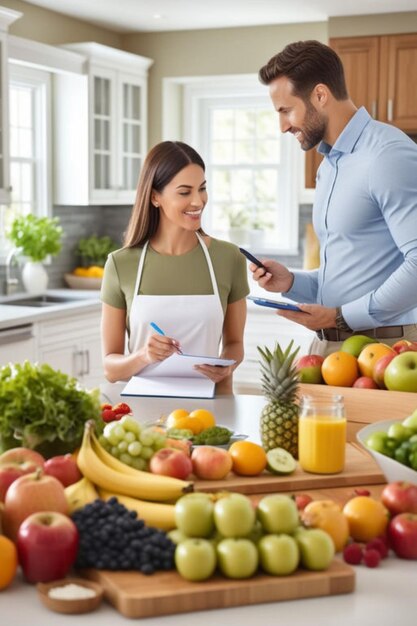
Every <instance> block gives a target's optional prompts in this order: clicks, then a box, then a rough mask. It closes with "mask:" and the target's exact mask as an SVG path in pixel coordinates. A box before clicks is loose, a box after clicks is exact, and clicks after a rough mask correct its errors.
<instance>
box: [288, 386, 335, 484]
mask: <svg viewBox="0 0 417 626" xmlns="http://www.w3.org/2000/svg"><path fill="white" fill-rule="evenodd" d="M345 448H346V418H345V408H344V403H343V396H338V395H335V396H333V398H330V399H323V400H322V399H315V398H312V397H311V396H302V397H301V402H300V413H299V422H298V460H299V464H300V467H301V468H302V469H303V470H305V471H306V472H312V473H316V474H337V473H339V472H342V471H343V469H344V466H345Z"/></svg>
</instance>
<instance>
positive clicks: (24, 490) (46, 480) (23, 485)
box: [3, 469, 68, 541]
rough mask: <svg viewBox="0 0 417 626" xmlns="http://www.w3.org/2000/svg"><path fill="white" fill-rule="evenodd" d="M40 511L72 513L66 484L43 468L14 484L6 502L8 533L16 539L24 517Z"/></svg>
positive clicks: (4, 517) (4, 519) (5, 528)
mask: <svg viewBox="0 0 417 626" xmlns="http://www.w3.org/2000/svg"><path fill="white" fill-rule="evenodd" d="M39 511H56V512H58V513H63V514H65V515H66V514H67V513H68V503H67V498H66V496H65V489H64V486H63V485H62V484H61V483H60V482H59V480H57V479H56V478H54V477H53V476H46V475H45V474H43V472H42V470H40V469H38V470H36V472H34V473H33V474H26V475H25V476H21V477H20V478H18V479H17V480H15V481H14V483H12V484H11V485H10V488H9V489H8V491H7V494H6V500H5V502H4V515H3V524H4V532H5V535H7V536H8V537H9V538H10V539H12V541H15V540H16V537H17V531H18V530H19V526H20V524H21V523H22V522H23V520H25V519H26V518H27V517H28V516H29V515H31V514H32V513H38V512H39Z"/></svg>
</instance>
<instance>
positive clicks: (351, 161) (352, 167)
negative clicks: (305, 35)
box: [285, 107, 417, 330]
mask: <svg viewBox="0 0 417 626" xmlns="http://www.w3.org/2000/svg"><path fill="white" fill-rule="evenodd" d="M318 151H319V152H321V153H322V154H323V155H324V156H325V158H324V159H323V161H322V163H321V165H320V167H319V170H318V173H317V185H316V194H315V200H314V205H313V224H314V229H315V231H316V233H317V236H318V238H319V241H320V268H319V269H318V270H313V271H307V272H306V271H298V270H296V271H294V283H293V286H292V288H291V290H290V291H288V292H287V293H286V294H285V295H286V296H288V297H289V298H291V299H293V300H296V301H297V302H305V303H318V304H323V305H324V306H329V307H335V306H342V313H343V317H344V318H345V320H346V322H347V323H348V324H349V326H350V327H351V328H352V329H353V330H360V329H366V328H376V327H377V326H394V325H399V324H403V325H405V324H415V323H417V144H415V143H414V142H413V141H412V140H411V139H410V138H409V137H407V135H405V134H404V133H403V132H402V131H400V130H399V129H397V128H395V127H394V126H390V125H389V124H383V123H382V122H377V121H375V120H373V119H372V118H371V117H370V115H369V114H368V112H367V111H366V110H365V109H364V108H363V107H362V108H361V109H359V110H358V111H357V112H356V113H355V115H354V116H353V117H352V119H351V120H350V121H349V123H348V124H347V125H346V126H345V128H344V129H343V131H342V133H341V134H340V135H339V137H338V138H337V140H336V142H335V144H334V146H330V145H328V144H326V143H325V142H321V144H320V145H319V148H318Z"/></svg>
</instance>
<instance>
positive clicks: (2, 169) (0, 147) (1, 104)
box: [0, 34, 11, 204]
mask: <svg viewBox="0 0 417 626" xmlns="http://www.w3.org/2000/svg"><path fill="white" fill-rule="evenodd" d="M6 45H7V44H6V38H5V35H2V34H0V204H9V202H10V191H11V189H10V182H9V130H8V129H9V122H8V101H9V85H8V71H7V48H6Z"/></svg>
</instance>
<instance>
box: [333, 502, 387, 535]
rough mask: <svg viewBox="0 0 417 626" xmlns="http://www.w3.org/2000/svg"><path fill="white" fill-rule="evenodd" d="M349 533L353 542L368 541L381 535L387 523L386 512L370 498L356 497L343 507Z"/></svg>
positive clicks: (380, 504)
mask: <svg viewBox="0 0 417 626" xmlns="http://www.w3.org/2000/svg"><path fill="white" fill-rule="evenodd" d="M343 515H344V516H345V517H346V519H347V521H348V523H349V533H350V536H351V537H352V539H354V540H355V541H370V540H371V539H374V538H375V537H379V536H380V535H383V534H384V532H385V530H386V528H387V524H388V521H389V513H388V510H387V509H386V508H385V507H384V505H383V504H382V503H381V502H379V500H375V499H374V498H371V497H370V496H356V497H355V498H351V499H350V500H348V501H347V502H346V504H345V506H344V507H343Z"/></svg>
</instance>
